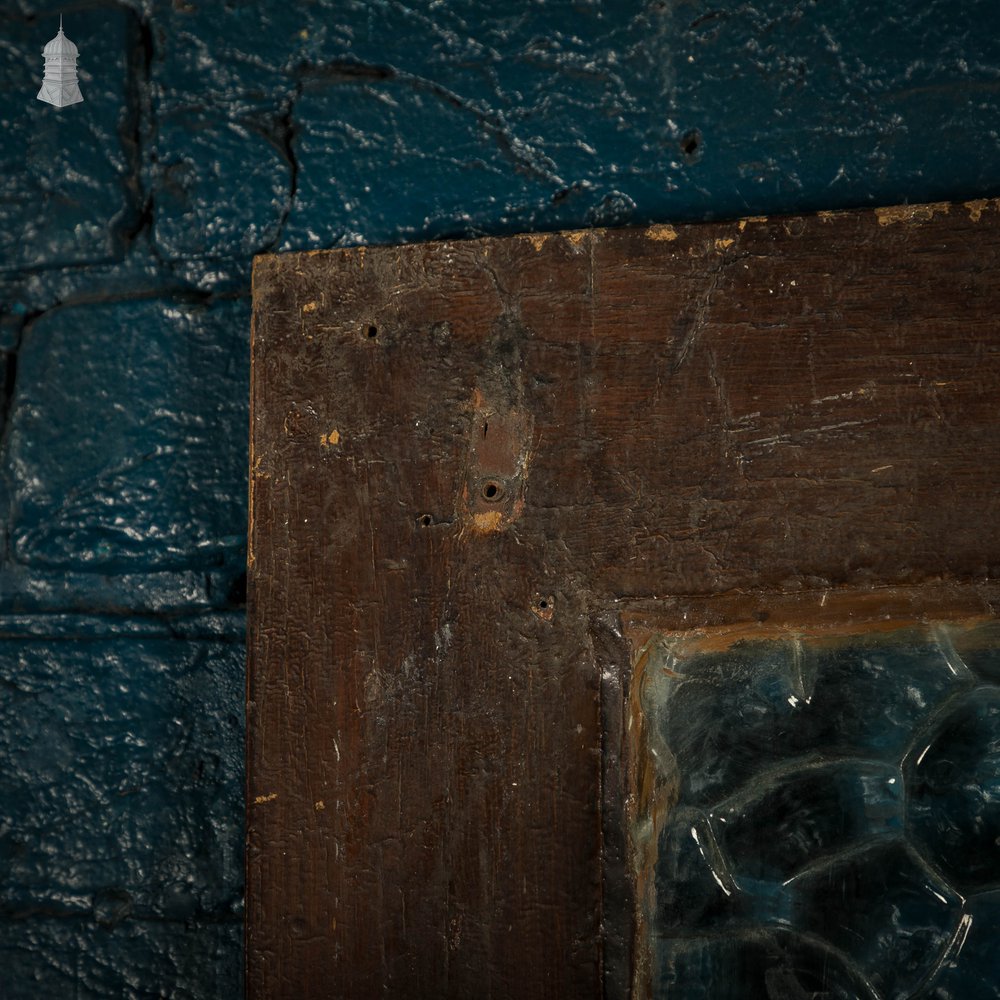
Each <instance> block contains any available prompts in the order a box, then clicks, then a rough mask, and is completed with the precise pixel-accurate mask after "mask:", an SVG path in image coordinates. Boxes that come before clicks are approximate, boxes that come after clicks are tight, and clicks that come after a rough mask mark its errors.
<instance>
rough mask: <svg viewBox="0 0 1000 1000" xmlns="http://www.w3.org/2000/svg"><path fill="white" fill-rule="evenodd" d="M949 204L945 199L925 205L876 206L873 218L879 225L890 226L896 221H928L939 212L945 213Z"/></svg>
mask: <svg viewBox="0 0 1000 1000" xmlns="http://www.w3.org/2000/svg"><path fill="white" fill-rule="evenodd" d="M950 211H951V205H950V203H949V202H947V201H935V202H931V203H929V204H927V205H893V206H892V207H890V208H876V209H875V218H877V219H878V224H879V225H880V226H891V225H893V224H894V223H897V222H906V223H916V222H930V221H931V219H933V218H934V216H935V215H937V213H938V212H941V213H942V214H943V215H947V214H948V212H950Z"/></svg>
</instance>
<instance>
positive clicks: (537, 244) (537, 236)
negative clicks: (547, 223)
mask: <svg viewBox="0 0 1000 1000" xmlns="http://www.w3.org/2000/svg"><path fill="white" fill-rule="evenodd" d="M548 239H549V237H548V234H546V233H534V234H532V235H531V236H529V237H528V241H529V242H530V243H531V245H532V246H533V247H534V248H535V251H536V253H537V252H538V251H539V250H541V249H542V247H543V246H545V244H546V243H547V242H548Z"/></svg>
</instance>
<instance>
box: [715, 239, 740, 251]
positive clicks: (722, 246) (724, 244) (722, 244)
mask: <svg viewBox="0 0 1000 1000" xmlns="http://www.w3.org/2000/svg"><path fill="white" fill-rule="evenodd" d="M735 242H736V240H732V239H718V240H716V241H715V249H716V250H728V249H729V248H730V247H731V246H732V245H733V244H734V243H735Z"/></svg>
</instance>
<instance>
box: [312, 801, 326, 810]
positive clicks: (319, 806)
mask: <svg viewBox="0 0 1000 1000" xmlns="http://www.w3.org/2000/svg"><path fill="white" fill-rule="evenodd" d="M314 808H315V810H316V812H318V813H321V812H322V811H323V810H324V809H325V808H326V803H325V802H324V801H323V800H322V799H318V800H317V802H316V804H315V806H314Z"/></svg>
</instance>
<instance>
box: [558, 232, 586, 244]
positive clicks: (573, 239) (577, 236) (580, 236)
mask: <svg viewBox="0 0 1000 1000" xmlns="http://www.w3.org/2000/svg"><path fill="white" fill-rule="evenodd" d="M589 232H590V231H589V230H588V229H575V230H574V231H573V232H571V233H563V236H565V237H566V239H568V240H569V241H570V243H572V244H573V246H575V247H578V246H579V245H580V244H581V243H582V242H583V241H584V240H585V239H586V238H587V236H588V235H589Z"/></svg>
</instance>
